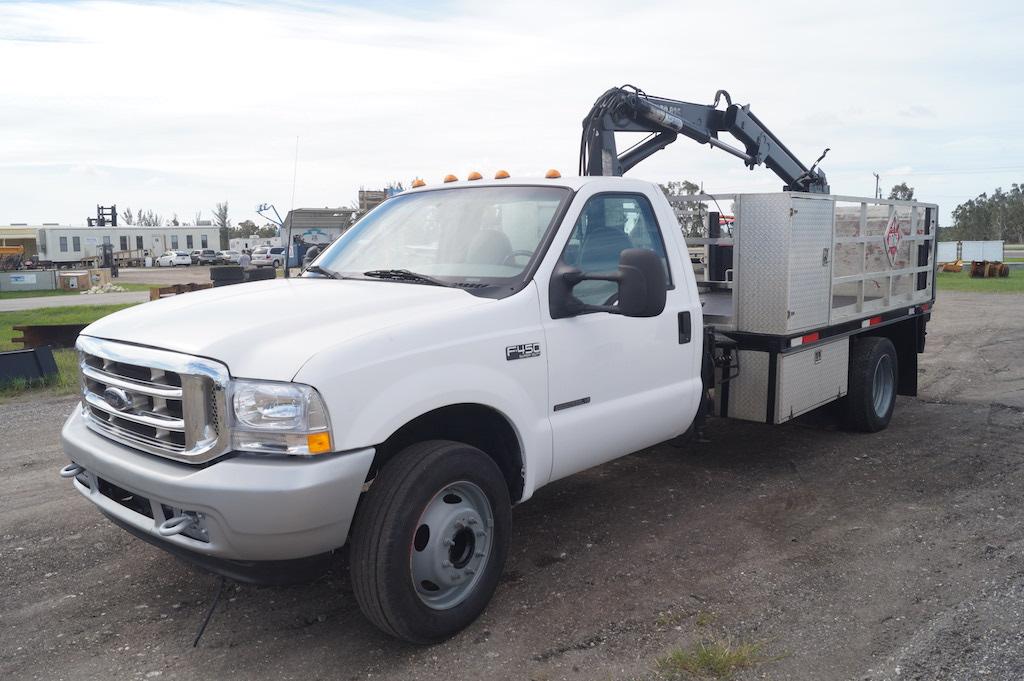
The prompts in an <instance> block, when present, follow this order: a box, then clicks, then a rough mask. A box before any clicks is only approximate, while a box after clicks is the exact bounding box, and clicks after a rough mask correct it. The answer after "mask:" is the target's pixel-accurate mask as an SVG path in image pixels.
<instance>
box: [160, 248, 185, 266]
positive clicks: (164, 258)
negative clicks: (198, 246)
mask: <svg viewBox="0 0 1024 681" xmlns="http://www.w3.org/2000/svg"><path fill="white" fill-rule="evenodd" d="M156 264H157V266H159V267H174V266H175V265H191V264H192V255H191V254H190V253H189V252H188V251H164V252H163V254H162V255H161V256H160V257H159V258H157V259H156Z"/></svg>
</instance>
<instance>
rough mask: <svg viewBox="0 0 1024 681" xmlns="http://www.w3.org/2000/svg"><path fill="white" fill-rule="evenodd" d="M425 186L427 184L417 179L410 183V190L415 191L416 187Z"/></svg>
mask: <svg viewBox="0 0 1024 681" xmlns="http://www.w3.org/2000/svg"><path fill="white" fill-rule="evenodd" d="M426 186H427V183H426V182H425V181H423V180H421V179H420V178H418V177H417V178H416V179H415V180H413V181H412V188H413V189H416V188H418V187H426Z"/></svg>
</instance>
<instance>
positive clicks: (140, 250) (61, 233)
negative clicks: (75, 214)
mask: <svg viewBox="0 0 1024 681" xmlns="http://www.w3.org/2000/svg"><path fill="white" fill-rule="evenodd" d="M36 238H37V243H38V246H39V259H40V260H42V261H44V262H51V263H54V264H56V265H62V264H68V265H70V264H77V263H79V262H81V261H82V260H87V259H91V258H96V257H98V256H99V255H100V252H101V250H102V246H103V244H110V245H111V246H113V249H114V254H115V257H120V258H123V257H125V256H123V255H122V256H119V255H118V254H129V253H131V254H133V258H136V259H137V258H142V257H144V256H146V255H151V256H154V257H155V256H158V255H160V254H161V253H163V252H164V251H167V250H183V251H191V250H194V249H199V248H219V247H220V233H219V231H218V229H217V228H216V227H214V226H209V225H207V226H199V227H194V226H188V227H140V226H135V225H124V226H119V227H72V226H64V225H61V226H53V227H50V226H47V227H43V228H41V229H39V230H38V231H37V232H36Z"/></svg>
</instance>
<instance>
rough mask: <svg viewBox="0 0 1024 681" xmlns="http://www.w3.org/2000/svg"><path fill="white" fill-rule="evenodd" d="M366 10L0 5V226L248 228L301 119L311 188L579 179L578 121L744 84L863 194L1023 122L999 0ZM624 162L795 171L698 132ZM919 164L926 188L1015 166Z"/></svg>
mask: <svg viewBox="0 0 1024 681" xmlns="http://www.w3.org/2000/svg"><path fill="white" fill-rule="evenodd" d="M369 6H370V5H355V4H352V5H328V6H324V5H321V4H285V5H274V4H269V3H257V4H246V3H210V4H204V3H191V2H190V3H183V4H176V3H159V4H150V3H146V4H143V3H135V4H133V3H122V2H116V3H115V2H86V3H78V2H71V3H45V4H31V3H24V4H22V3H13V4H3V5H0V63H3V64H5V65H11V64H15V65H17V68H9V67H8V68H5V70H4V77H3V80H2V81H0V82H2V85H0V87H2V91H0V187H2V188H3V189H0V193H2V194H4V195H5V196H4V200H3V202H0V223H5V222H8V221H20V222H25V221H43V220H46V221H55V220H60V221H64V222H81V221H82V220H83V219H84V217H85V215H86V214H87V213H88V212H89V211H91V210H92V207H93V206H95V205H96V204H97V203H113V202H116V203H119V204H121V205H126V204H130V205H132V206H133V207H145V208H152V209H154V210H156V211H157V212H160V213H163V214H167V215H169V214H171V213H172V212H178V214H179V215H192V214H193V213H194V212H195V211H196V210H203V211H204V212H207V213H208V212H209V210H210V208H211V207H212V206H213V204H214V203H216V202H218V201H223V200H228V201H230V202H231V205H232V207H233V209H234V214H233V217H234V218H235V219H236V220H240V219H244V218H247V217H256V216H255V215H254V214H253V212H252V210H251V209H252V206H253V205H254V204H255V203H257V202H261V201H272V202H274V203H276V204H277V205H278V207H279V208H287V207H288V205H289V203H290V198H291V187H292V170H293V168H292V162H293V158H294V153H295V138H296V136H298V137H299V167H298V183H297V189H296V200H295V201H296V205H319V206H322V205H338V204H346V203H348V202H350V201H351V200H352V199H353V198H354V196H355V191H356V189H358V188H359V187H360V186H379V185H382V184H384V183H386V182H387V181H388V180H392V179H401V180H405V181H408V180H409V179H410V178H412V177H413V176H417V175H419V176H423V177H425V178H426V179H427V180H428V182H429V181H432V180H436V179H439V178H440V177H441V176H443V175H444V174H445V173H447V172H456V173H457V174H460V175H461V174H465V173H466V172H467V171H469V170H471V169H479V170H481V171H487V172H490V171H493V170H494V169H495V168H497V167H502V168H507V169H508V170H509V171H510V172H512V173H513V174H514V175H523V174H526V173H540V172H543V171H544V170H545V169H547V168H548V167H558V168H560V169H561V170H562V171H563V172H573V171H575V165H576V154H577V145H578V137H579V126H580V120H581V119H582V117H583V115H584V114H585V113H586V111H587V110H588V108H589V106H590V104H591V103H592V102H593V100H594V99H595V98H596V97H597V96H598V95H599V94H600V93H601V92H603V91H604V90H605V89H606V88H607V87H609V86H611V85H617V84H621V83H624V82H630V83H635V84H637V85H639V86H641V87H643V88H644V89H645V90H647V91H648V92H651V93H655V94H659V95H663V96H667V97H675V98H680V99H688V100H691V101H710V100H711V98H712V95H713V93H714V92H715V90H717V89H719V88H725V89H728V90H729V91H730V92H731V93H732V95H733V98H734V101H738V102H744V103H746V102H750V103H751V104H752V108H753V110H754V111H755V112H756V113H757V114H758V115H759V116H760V117H761V119H762V120H764V121H765V122H766V123H767V124H768V125H769V126H770V127H771V128H772V129H773V130H774V131H775V132H776V133H777V134H778V135H779V137H780V138H782V139H783V140H784V141H785V142H786V144H787V145H788V146H789V147H790V148H792V149H793V150H794V151H796V152H797V153H798V154H799V155H800V157H801V158H802V159H804V161H805V162H808V163H809V162H810V161H813V160H814V158H816V157H817V156H818V154H819V153H820V151H821V149H823V148H824V147H825V146H830V147H832V152H831V154H830V155H829V157H828V159H827V160H826V162H825V164H824V167H825V168H826V170H827V171H828V172H829V177H830V180H831V182H832V185H833V188H834V189H836V190H837V191H841V192H843V193H867V194H870V193H871V192H872V191H873V189H874V178H873V177H872V176H871V172H872V170H875V169H878V168H892V169H893V170H898V169H900V168H902V167H907V168H909V167H913V168H915V169H918V168H923V169H927V168H929V167H931V168H951V167H953V168H955V167H965V168H969V167H983V168H987V167H991V166H994V165H1001V163H1000V162H999V161H998V159H996V158H994V155H995V154H996V153H997V152H998V150H994V149H992V148H991V147H988V148H983V149H977V148H972V147H971V146H970V145H957V144H955V143H953V142H954V141H955V140H962V139H971V138H978V137H980V138H986V139H1000V138H1006V137H1013V136H1014V135H1016V136H1017V137H1020V132H1021V124H1020V122H1019V120H1020V118H1019V111H1020V109H1021V106H1020V105H1021V99H1022V94H1021V93H1022V92H1024V90H1022V88H1021V87H1020V86H1021V76H1020V74H1021V73H1022V72H1024V71H1022V68H1021V67H1022V65H1024V60H1022V57H1021V56H1020V51H1019V50H1018V48H1017V45H1016V39H1015V38H1013V37H1012V36H1010V35H1009V34H1010V33H1011V32H1010V31H1006V30H1004V29H1005V28H1006V27H1007V26H1010V25H1014V24H1016V25H1021V21H1020V19H1021V18H1022V10H1021V9H1020V8H1019V7H1018V6H1017V5H1016V4H1012V3H1008V2H1005V3H993V4H990V5H985V6H979V5H976V4H975V5H969V6H968V5H964V6H962V7H960V8H953V9H944V10H943V9H939V8H938V6H936V5H934V3H923V2H920V3H900V4H898V5H894V4H892V3H883V2H870V3H862V4H861V5H858V8H857V11H856V12H850V11H849V9H848V6H844V5H839V4H836V5H827V6H826V5H822V4H818V5H807V4H806V3H800V4H796V3H794V4H793V5H792V7H790V8H787V7H786V6H784V5H780V4H778V3H755V2H748V3H718V4H714V5H698V6H690V5H689V4H685V3H679V2H677V1H675V0H668V1H663V2H649V3H629V4H622V3H618V2H616V3H612V2H586V3H574V2H561V3H553V2H532V1H531V2H525V3H480V2H468V1H465V2H454V3H445V4H443V5H442V4H437V5H433V6H432V5H427V4H420V3H413V4H410V5H406V6H403V4H402V3H399V4H397V5H388V6H387V8H386V9H381V10H374V9H367V8H366V7H369ZM908 112H917V113H916V114H915V115H913V116H909V117H908V116H906V115H901V114H902V113H908ZM926 112H932V115H930V116H928V115H927V114H926ZM81 167H92V168H99V169H102V171H103V172H105V173H107V175H106V176H94V177H88V178H84V179H83V177H82V173H80V172H75V171H74V170H72V169H73V168H81ZM631 174H633V175H636V176H638V177H646V178H649V179H653V180H663V179H668V178H690V179H694V180H698V181H701V180H702V181H704V183H705V186H707V187H709V188H715V190H716V191H741V190H748V189H754V190H764V189H772V188H775V187H777V186H778V185H779V181H778V180H776V179H775V178H774V176H773V175H771V173H770V172H769V171H767V170H764V169H759V170H755V171H753V172H748V171H746V170H745V169H744V168H742V166H739V165H738V162H737V161H736V160H735V159H733V158H731V157H728V156H726V155H725V154H722V153H719V152H712V151H709V150H708V149H706V148H700V147H698V146H697V145H695V144H692V143H689V142H685V141H683V142H679V143H677V144H676V145H674V146H673V147H672V148H670V149H669V150H668V151H666V152H664V153H662V154H659V155H657V156H655V157H653V158H651V159H650V160H648V161H647V162H645V163H644V164H643V165H641V166H640V167H638V168H637V169H636V170H634V171H633V172H632V173H631ZM1020 174H1022V173H1018V175H1020ZM890 175H893V176H892V177H890ZM897 175H898V174H897V173H895V172H893V173H890V172H886V173H885V177H883V183H887V184H890V185H891V184H896V183H898V182H900V181H901V180H902V179H904V178H902V177H899V176H897ZM918 179H919V185H920V186H918V187H917V195H919V196H921V197H922V198H926V199H927V198H928V196H929V190H930V189H933V190H934V191H936V193H945V194H946V195H953V193H954V191H953V188H955V189H958V190H959V191H960V192H961V193H966V194H968V195H971V194H975V193H977V192H979V191H984V190H986V189H990V188H991V186H989V185H987V184H983V183H984V182H993V181H994V182H996V183H1003V184H1008V183H1009V181H1010V178H1009V177H1004V178H1002V179H1000V177H999V176H994V177H989V176H987V175H978V174H975V175H970V176H965V177H963V178H952V177H949V176H945V177H944V178H936V179H934V180H933V179H930V178H927V177H925V176H921V177H920V178H918ZM1014 179H1015V178H1014ZM933 183H934V186H933ZM958 184H959V186H957V185H958Z"/></svg>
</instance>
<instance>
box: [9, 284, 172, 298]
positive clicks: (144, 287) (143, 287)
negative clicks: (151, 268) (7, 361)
mask: <svg viewBox="0 0 1024 681" xmlns="http://www.w3.org/2000/svg"><path fill="white" fill-rule="evenodd" d="M153 285H154V286H155V284H153ZM118 286H120V287H122V288H124V289H125V290H126V291H148V290H149V289H150V286H151V285H150V284H118ZM81 294H82V293H81V291H63V290H60V291H0V300H10V299H11V298H49V297H51V296H79V295H81Z"/></svg>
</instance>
